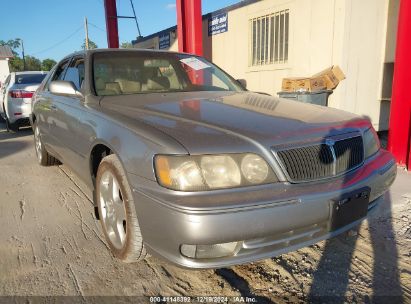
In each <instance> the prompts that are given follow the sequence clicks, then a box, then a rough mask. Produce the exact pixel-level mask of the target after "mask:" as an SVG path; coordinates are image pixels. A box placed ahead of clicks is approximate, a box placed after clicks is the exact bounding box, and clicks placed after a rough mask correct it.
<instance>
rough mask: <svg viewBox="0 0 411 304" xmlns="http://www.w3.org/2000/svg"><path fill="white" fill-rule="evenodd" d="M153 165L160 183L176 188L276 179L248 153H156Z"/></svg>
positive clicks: (240, 184)
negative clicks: (190, 154) (199, 154)
mask: <svg viewBox="0 0 411 304" xmlns="http://www.w3.org/2000/svg"><path fill="white" fill-rule="evenodd" d="M154 167H155V173H156V176H157V181H158V183H159V184H160V185H161V186H163V187H166V188H169V189H173V190H179V191H203V190H212V189H224V188H235V187H243V186H250V185H258V184H268V183H274V182H276V181H277V177H276V175H275V174H274V172H273V171H272V170H271V168H270V167H269V165H268V164H267V162H266V161H265V160H264V159H263V158H262V157H260V156H258V155H256V154H251V153H247V154H219V155H204V156H189V155H182V156H178V155H157V156H156V157H155V158H154Z"/></svg>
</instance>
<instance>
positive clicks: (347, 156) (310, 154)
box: [276, 136, 364, 182]
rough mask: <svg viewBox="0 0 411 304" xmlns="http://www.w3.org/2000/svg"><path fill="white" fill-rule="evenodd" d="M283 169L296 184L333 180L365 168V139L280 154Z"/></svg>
mask: <svg viewBox="0 0 411 304" xmlns="http://www.w3.org/2000/svg"><path fill="white" fill-rule="evenodd" d="M276 153H277V155H278V158H279V160H280V162H281V165H282V167H283V169H284V170H285V171H286V173H287V175H288V177H289V179H290V180H291V181H292V182H304V181H312V180H319V179H323V178H328V177H333V176H337V175H340V174H343V173H345V172H347V171H350V170H352V169H354V168H356V167H358V166H359V165H361V164H362V162H363V160H364V148H363V141H362V137H361V136H356V137H351V138H346V139H342V140H337V141H334V140H326V142H325V143H320V144H315V145H311V146H306V147H298V148H289V149H284V150H280V151H276Z"/></svg>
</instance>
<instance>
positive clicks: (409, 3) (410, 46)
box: [388, 0, 411, 169]
mask: <svg viewBox="0 0 411 304" xmlns="http://www.w3.org/2000/svg"><path fill="white" fill-rule="evenodd" d="M410 37H411V0H401V3H400V13H399V18H398V31H397V49H396V55H395V65H394V79H393V87H392V99H391V110H390V126H389V137H388V149H389V150H390V151H391V152H392V153H393V154H394V156H395V158H396V160H397V162H398V164H399V165H402V166H407V167H408V169H411V151H410V148H411V140H410V138H411V94H410V71H411V55H410V54H411V39H410Z"/></svg>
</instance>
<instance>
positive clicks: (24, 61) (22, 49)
mask: <svg viewBox="0 0 411 304" xmlns="http://www.w3.org/2000/svg"><path fill="white" fill-rule="evenodd" d="M21 55H22V56H23V69H24V70H26V57H25V56H24V43H23V40H21Z"/></svg>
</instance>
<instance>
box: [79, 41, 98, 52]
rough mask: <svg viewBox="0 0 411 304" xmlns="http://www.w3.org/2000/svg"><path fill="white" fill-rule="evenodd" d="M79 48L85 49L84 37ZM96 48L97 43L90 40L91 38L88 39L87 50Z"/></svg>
mask: <svg viewBox="0 0 411 304" xmlns="http://www.w3.org/2000/svg"><path fill="white" fill-rule="evenodd" d="M81 48H82V49H83V50H85V49H86V39H84V42H83V44H82V46H81ZM97 48H98V46H97V44H96V43H95V42H94V41H92V40H90V39H89V40H88V49H89V50H92V49H97Z"/></svg>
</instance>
